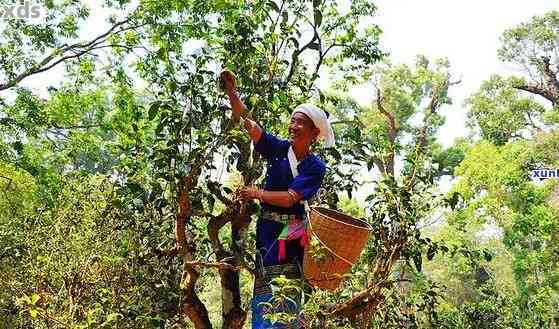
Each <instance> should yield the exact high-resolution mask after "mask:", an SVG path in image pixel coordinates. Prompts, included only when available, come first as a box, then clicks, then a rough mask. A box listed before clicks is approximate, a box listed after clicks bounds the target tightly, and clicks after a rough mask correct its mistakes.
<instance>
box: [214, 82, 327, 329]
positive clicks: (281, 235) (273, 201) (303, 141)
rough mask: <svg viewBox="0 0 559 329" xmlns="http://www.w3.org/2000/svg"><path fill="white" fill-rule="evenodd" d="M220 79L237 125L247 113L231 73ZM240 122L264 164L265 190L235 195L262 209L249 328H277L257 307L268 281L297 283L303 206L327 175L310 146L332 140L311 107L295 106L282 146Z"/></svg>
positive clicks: (255, 127) (256, 127)
mask: <svg viewBox="0 0 559 329" xmlns="http://www.w3.org/2000/svg"><path fill="white" fill-rule="evenodd" d="M221 79H222V81H223V85H224V88H225V91H226V93H227V95H228V96H229V100H230V102H231V107H232V109H233V119H234V120H239V118H240V117H241V116H242V112H244V111H245V110H246V107H245V105H244V103H243V102H242V101H241V99H240V98H239V95H238V93H237V90H236V85H235V77H234V75H233V74H232V73H231V72H229V71H224V72H222V73H221ZM244 119H245V121H244V126H245V128H246V130H247V132H248V134H249V136H250V138H251V140H252V141H253V143H254V149H255V150H256V151H257V152H258V153H260V154H261V155H262V156H263V157H264V158H265V159H266V161H267V163H268V168H267V173H266V179H265V184H264V188H263V189H259V188H255V187H245V188H243V189H242V190H241V193H240V195H241V198H242V199H243V200H245V201H246V200H252V199H258V200H260V202H261V204H262V214H261V215H260V217H259V219H258V221H257V224H256V247H257V253H258V254H257V257H256V258H257V264H256V266H257V275H256V278H255V284H254V298H253V301H252V312H253V313H252V327H253V329H264V328H281V326H280V325H275V326H274V325H273V324H271V323H270V322H269V321H266V320H264V318H263V315H264V314H265V312H266V311H267V310H266V309H265V308H264V307H263V306H262V304H261V303H262V302H270V300H271V298H272V290H271V287H270V281H271V280H273V279H274V277H278V276H280V275H285V276H286V277H288V278H300V277H301V264H302V261H303V251H304V246H305V244H306V242H307V236H306V231H305V226H304V223H303V218H304V217H305V206H304V204H303V203H302V201H304V200H309V199H310V198H311V197H313V196H314V195H315V194H316V192H317V191H318V188H319V187H320V185H321V184H322V181H323V179H324V174H325V172H326V166H325V164H324V162H323V161H322V160H321V159H320V158H319V157H318V156H316V155H314V154H312V153H311V145H312V144H313V143H314V142H315V141H316V140H317V139H319V138H322V139H324V140H325V145H326V146H327V147H331V146H333V144H334V134H333V132H332V128H331V126H330V124H329V122H328V118H327V116H326V113H325V112H324V111H322V110H321V109H319V108H318V107H316V106H314V105H311V104H302V105H299V106H298V107H297V108H295V110H294V111H293V112H292V115H291V120H290V123H289V137H288V139H287V140H282V139H279V138H277V137H275V136H273V135H271V134H269V133H267V132H265V131H264V129H263V128H262V127H260V126H259V125H258V124H257V123H255V122H254V121H253V120H251V119H249V118H244ZM290 161H291V164H290ZM291 166H293V167H295V168H293V169H294V170H292V168H291ZM293 171H295V173H294V172H293ZM296 308H297V306H296V305H288V306H287V307H285V308H280V309H275V311H276V312H278V311H283V312H287V311H290V312H293V311H296ZM293 325H295V326H300V324H291V327H293Z"/></svg>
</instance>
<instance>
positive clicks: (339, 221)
mask: <svg viewBox="0 0 559 329" xmlns="http://www.w3.org/2000/svg"><path fill="white" fill-rule="evenodd" d="M322 209H324V210H327V211H330V212H334V213H336V214H340V215H342V216H345V217H349V218H351V219H353V220H355V221H357V222H359V223H361V224H363V226H358V225H353V224H350V223H347V222H344V221H341V220H338V219H336V218H334V217H332V216H328V215H327V214H325V213H324V212H321V211H320V210H322ZM311 210H316V211H318V212H319V213H320V214H321V215H322V216H325V217H328V218H329V219H330V220H333V221H336V222H338V223H342V224H344V225H348V226H351V227H354V228H357V229H361V230H365V231H369V232H371V231H372V230H373V228H372V227H371V225H369V223H367V222H365V221H362V220H360V219H357V218H355V217H352V216H349V215H346V214H344V213H342V212H339V211H337V210H333V209H329V208H326V207H320V206H313V207H311Z"/></svg>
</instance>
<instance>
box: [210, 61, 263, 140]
mask: <svg viewBox="0 0 559 329" xmlns="http://www.w3.org/2000/svg"><path fill="white" fill-rule="evenodd" d="M220 78H221V81H223V88H224V89H225V93H226V94H227V96H228V97H229V102H230V103H231V108H232V110H233V117H232V119H233V121H234V122H239V119H240V118H243V119H244V126H245V129H246V130H247V132H248V135H249V136H250V139H251V140H252V141H253V142H254V143H255V144H256V143H258V141H259V140H260V137H261V136H262V128H260V126H259V125H258V124H257V123H256V122H254V120H252V119H251V118H250V116H249V115H248V114H247V111H246V109H247V107H246V105H245V103H243V101H242V100H241V98H240V97H239V93H238V92H237V85H236V81H235V75H234V74H233V73H232V72H230V71H223V72H221V75H220Z"/></svg>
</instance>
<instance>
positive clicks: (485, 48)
mask: <svg viewBox="0 0 559 329" xmlns="http://www.w3.org/2000/svg"><path fill="white" fill-rule="evenodd" d="M374 3H375V4H376V5H377V7H378V11H377V12H378V15H377V17H376V18H375V19H374V22H375V23H376V24H377V25H379V26H380V28H381V29H382V30H383V34H382V35H381V37H380V43H381V47H382V48H383V49H384V50H385V51H388V52H389V53H390V57H389V58H390V60H391V62H392V63H407V64H409V65H413V64H414V59H415V56H416V55H418V54H423V55H426V56H427V57H428V58H429V59H435V58H440V57H446V58H448V59H449V60H450V64H451V68H452V72H454V75H455V76H456V78H457V79H460V80H461V81H462V82H461V83H460V84H459V85H457V86H455V87H454V88H452V89H451V90H450V93H449V95H450V96H451V97H452V98H453V101H454V103H453V105H451V106H445V107H443V108H442V109H441V114H443V115H444V116H445V117H446V124H445V125H444V126H443V127H442V129H441V131H440V133H439V136H438V137H439V141H440V142H441V143H442V144H443V145H445V146H450V145H451V144H452V143H453V141H454V139H455V138H457V137H461V136H466V135H467V134H468V130H467V129H466V126H465V121H466V113H465V109H464V100H465V99H466V98H467V97H468V96H469V95H471V94H472V93H473V92H475V91H476V90H477V88H478V87H479V86H480V84H481V82H482V81H483V80H485V79H487V78H488V77H489V76H490V75H491V74H493V73H498V74H502V75H511V74H514V73H515V68H514V67H513V66H512V65H507V64H504V63H501V62H500V61H499V59H498V58H497V49H498V48H499V46H500V42H499V38H500V36H501V34H502V33H503V32H504V31H505V30H506V29H508V28H511V27H513V26H515V25H518V24H519V23H522V22H526V21H528V20H530V18H531V17H533V16H535V15H537V16H540V15H543V14H545V13H547V12H549V11H551V10H559V2H558V1H556V0H469V1H459V0H420V1H419V0H377V1H374ZM355 94H356V95H358V94H360V95H363V93H360V92H359V91H357V92H356V93H355ZM359 100H360V101H361V102H363V103H366V102H368V101H370V100H369V99H367V98H363V97H360V99H359Z"/></svg>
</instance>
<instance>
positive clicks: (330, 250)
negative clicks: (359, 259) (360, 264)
mask: <svg viewBox="0 0 559 329" xmlns="http://www.w3.org/2000/svg"><path fill="white" fill-rule="evenodd" d="M308 224H309V228H310V232H311V234H312V236H314V237H316V239H317V240H318V242H320V244H322V245H323V246H324V248H326V250H328V251H329V252H330V253H331V254H332V255H334V256H336V257H338V258H339V259H341V260H343V261H344V262H346V263H347V264H349V266H353V263H352V262H350V261H349V260H347V259H346V258H344V257H342V256H340V255H338V254H337V253H336V252H335V251H334V250H332V249H331V248H330V247H328V245H327V244H326V243H324V241H322V240H321V239H320V237H319V236H318V234H316V233H314V232H313V229H312V224H311V220H310V219H309V221H308Z"/></svg>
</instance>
